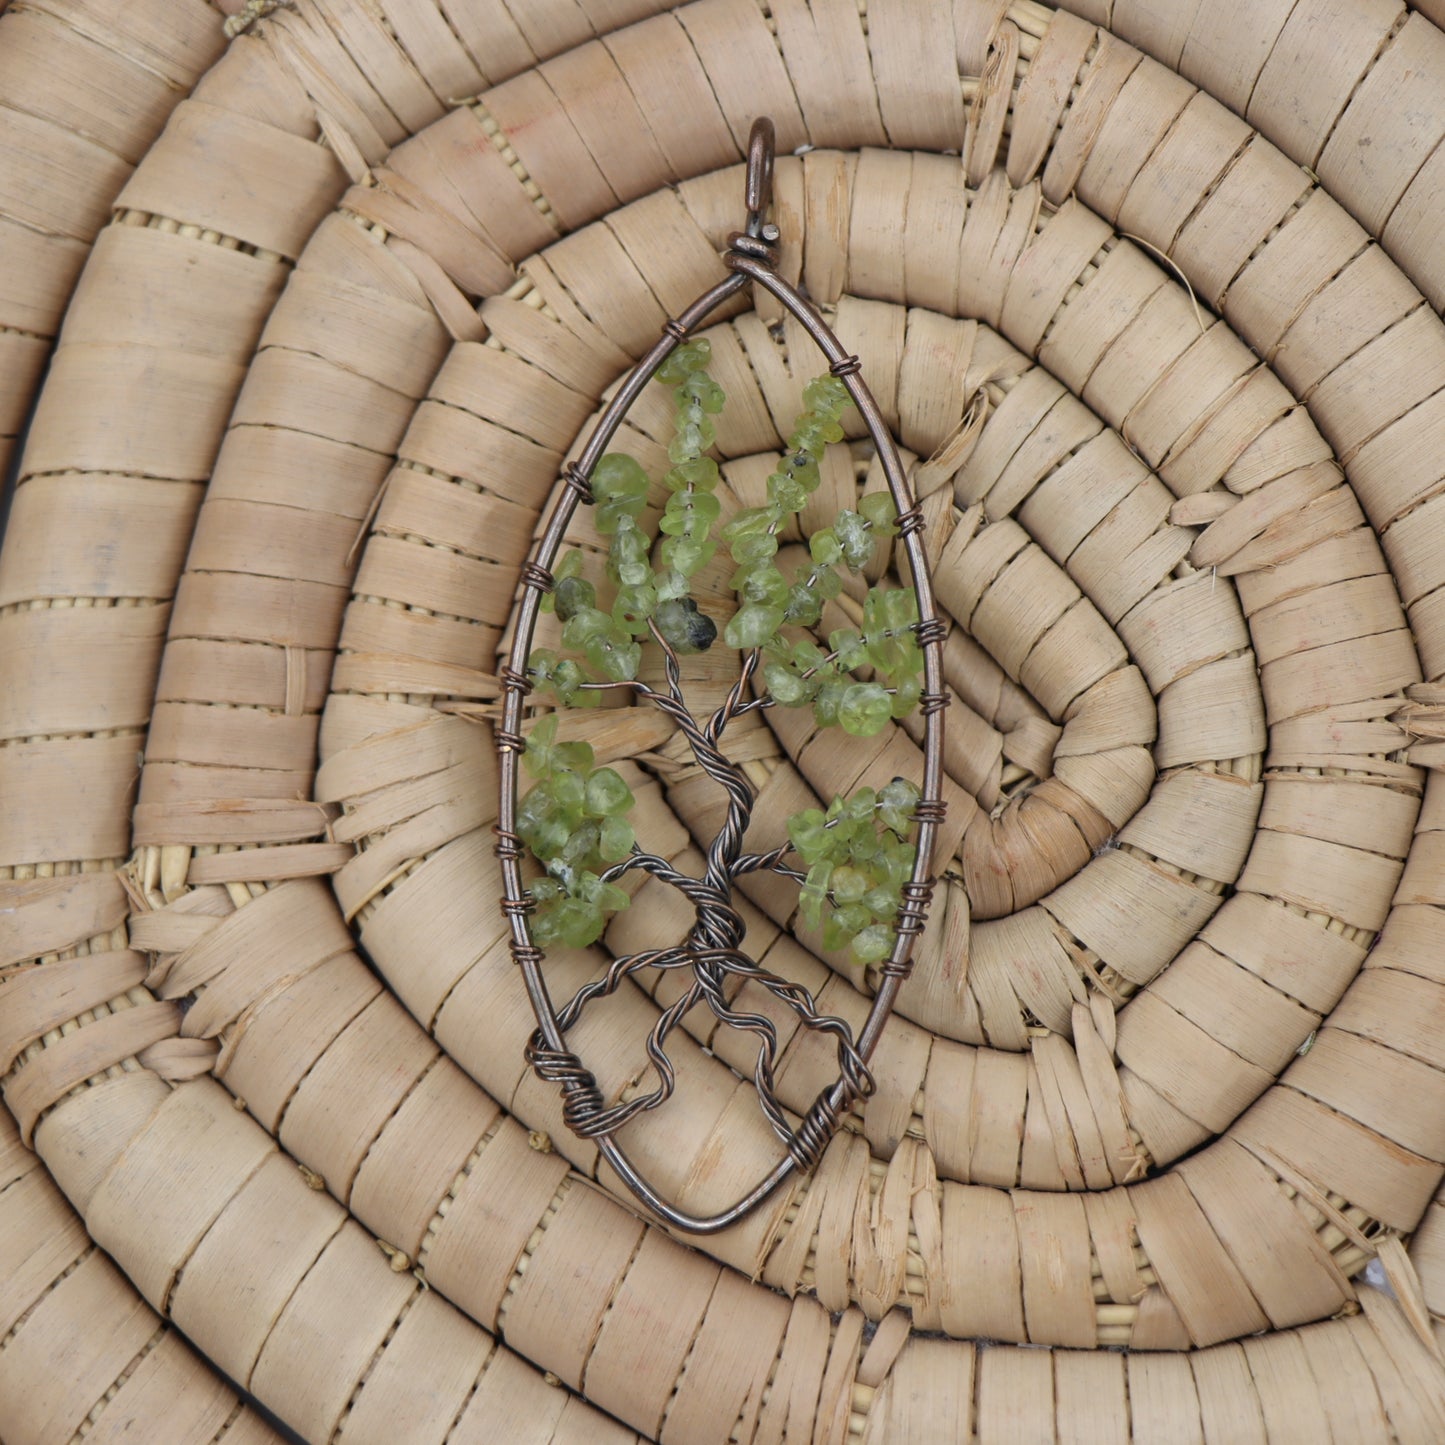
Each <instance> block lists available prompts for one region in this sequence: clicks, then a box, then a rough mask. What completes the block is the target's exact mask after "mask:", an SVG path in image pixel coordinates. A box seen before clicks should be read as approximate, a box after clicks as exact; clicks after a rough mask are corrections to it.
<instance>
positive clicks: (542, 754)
mask: <svg viewBox="0 0 1445 1445" xmlns="http://www.w3.org/2000/svg"><path fill="white" fill-rule="evenodd" d="M594 762H595V758H594V755H593V752H592V748H591V747H590V746H589V745H588V744H587V743H584V742H572V743H559V742H558V741H557V714H556V713H552V714H550V715H549V716H547V717H545V718H543V719H542V720H541V721H540V722H539V723H538V724H537V725H536V727H534V728H533V729H532V733H531V736H530V737H529V738H528V739H527V751H526V754H525V755H524V757H523V763H524V765H525V766H526V769H527V771H528V772H529V773H530V774H531V775H532V777H534V778H535V779H536V782H535V783H534V784H533V785H532V787H531V788H530V789H529V790H528V792H527V796H526V797H525V798H523V799H522V802H521V805H520V806H519V807H518V809H517V836H518V837H519V838H520V839H521V840H522V842H524V843H525V844H526V845H527V847H528V848H530V849H531V850H532V855H533V856H534V857H535V858H536V859H537V860H538V862H540V863H541V864H542V866H543V867H544V868H545V869H546V870H547V873H546V876H545V877H543V878H539V879H537V880H536V882H534V883H533V884H532V886H531V888H530V889H529V890H528V891H529V892H530V893H531V896H532V898H533V900H534V902H535V903H536V914H535V916H534V918H533V919H532V924H531V929H532V937H533V938H534V939H536V941H537V942H538V943H541V944H547V943H565V944H568V945H570V946H571V947H573V948H585V947H586V946H587V945H588V944H589V943H595V942H596V941H597V940H598V939H599V938H600V937H601V936H602V930H603V927H604V926H605V924H606V921H607V916H608V915H609V914H611V913H615V912H617V910H618V909H620V908H625V907H626V906H627V894H626V893H624V892H623V891H622V889H620V888H618V887H617V886H616V885H615V884H613V883H606V882H604V881H603V879H602V877H601V875H602V874H603V873H604V872H606V870H607V868H608V867H609V866H610V865H611V864H613V863H618V862H620V861H621V860H622V859H623V858H625V857H627V855H628V854H629V853H630V852H631V851H632V847H633V844H634V843H635V841H636V838H635V835H634V834H633V831H632V824H631V823H629V822H628V821H627V817H626V815H627V814H628V813H629V812H631V810H632V807H633V804H634V802H635V799H634V798H633V796H632V789H631V788H629V787H628V786H627V783H626V780H625V779H624V778H623V777H622V775H621V774H620V773H618V772H616V771H615V770H614V769H612V768H599V767H595V766H594Z"/></svg>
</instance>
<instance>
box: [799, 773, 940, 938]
mask: <svg viewBox="0 0 1445 1445" xmlns="http://www.w3.org/2000/svg"><path fill="white" fill-rule="evenodd" d="M918 799H919V792H918V789H917V788H916V787H914V785H913V784H912V783H910V782H908V781H907V779H905V778H894V780H893V781H892V782H891V783H888V784H887V785H885V786H884V787H882V788H880V789H878V790H877V791H876V792H875V791H874V790H873V789H872V788H859V789H858V791H857V792H856V793H854V794H853V795H852V796H851V797H848V798H834V799H833V801H832V802H831V803H830V804H829V805H828V810H827V811H826V812H824V811H823V810H822V809H821V808H806V809H804V810H803V811H802V812H801V813H796V814H794V816H793V817H791V818H789V819H788V841H789V842H790V843H791V844H792V845H793V851H794V852H795V853H796V854H797V855H798V857H799V858H800V859H801V860H802V861H803V863H804V865H805V866H806V868H807V870H808V876H807V879H806V881H805V882H804V884H803V888H802V892H801V893H800V894H799V897H798V909H799V912H800V913H801V914H802V917H803V919H804V921H805V922H807V923H808V924H810V925H811V926H812V927H814V928H816V927H817V926H818V925H819V923H820V922H821V923H822V925H823V946H824V948H828V949H839V948H842V947H844V946H845V945H847V946H848V947H850V948H851V950H852V953H853V956H854V958H856V959H857V960H858V962H859V963H862V964H870V963H879V962H881V961H882V960H883V959H885V958H887V957H888V955H889V954H890V953H891V952H892V951H893V937H894V926H893V925H894V920H895V919H896V918H897V917H898V910H899V907H900V906H901V903H902V897H903V885H904V884H905V883H906V882H907V881H908V879H909V877H910V876H911V875H912V872H913V860H914V856H915V850H914V846H913V844H912V843H910V842H909V841H908V837H907V835H908V833H909V831H910V829H911V828H912V826H913V811H914V809H915V808H916V807H917V805H918Z"/></svg>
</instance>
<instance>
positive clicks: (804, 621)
mask: <svg viewBox="0 0 1445 1445" xmlns="http://www.w3.org/2000/svg"><path fill="white" fill-rule="evenodd" d="M803 402H804V405H805V408H806V409H805V410H804V412H803V414H802V415H801V416H800V417H799V418H798V420H797V423H796V424H795V426H794V428H793V432H792V435H791V436H790V437H789V438H788V450H787V453H786V455H785V456H784V458H783V462H782V464H781V466H780V467H779V468H778V470H777V471H775V472H774V473H773V474H772V475H771V476H770V477H769V478H768V501H767V505H766V506H762V507H750V508H748V509H747V510H746V511H743V512H740V513H738V515H737V516H736V517H734V518H733V519H732V521H730V522H729V523H728V525H727V526H726V527H724V528H723V531H722V537H723V540H724V541H725V542H726V543H727V544H728V545H729V547H730V549H731V551H732V558H733V562H734V563H735V564H736V568H737V570H736V571H735V572H734V573H733V575H732V577H731V579H730V582H731V585H732V587H733V589H734V591H736V593H737V595H738V600H739V602H740V604H741V605H740V606H739V608H738V610H737V612H736V613H735V614H734V615H733V619H732V621H731V622H729V623H728V626H727V630H726V632H725V633H724V634H723V636H724V638H725V639H726V641H727V642H728V644H729V645H730V646H732V647H737V648H743V649H747V648H754V647H756V648H761V649H762V650H763V652H764V653H765V654H766V656H767V658H768V661H767V662H766V663H765V664H764V668H763V679H764V681H765V682H766V683H767V685H768V691H769V693H770V694H771V696H772V698H773V700H774V701H775V702H777V703H779V704H781V705H782V706H784V707H806V706H811V707H812V708H813V712H814V716H815V717H816V719H817V722H818V725H819V726H820V727H832V726H834V725H837V726H840V727H842V729H843V731H844V732H847V733H852V734H853V735H854V736H856V737H871V736H873V734H875V733H877V732H879V731H881V730H882V728H883V727H884V725H885V724H886V723H887V722H888V720H889V719H890V718H898V717H904V716H906V715H907V714H908V713H910V712H911V711H912V710H913V708H914V706H915V704H916V703H917V701H918V698H919V694H920V692H921V690H922V685H921V681H920V674H921V673H922V671H923V652H922V649H920V648H919V646H918V643H917V639H916V637H915V636H914V633H913V630H912V629H913V627H914V625H915V624H916V623H917V621H918V608H917V600H916V599H915V597H914V595H913V592H912V589H894V590H888V589H884V588H881V587H874V588H872V589H871V590H870V591H869V593H868V597H867V600H866V602H865V603H864V625H863V632H862V633H861V634H860V633H859V632H857V631H856V630H855V629H853V628H842V629H839V630H837V631H835V632H833V633H832V634H831V635H830V636H829V638H828V650H827V651H826V652H825V651H824V650H823V649H821V648H820V647H818V645H817V644H816V643H815V642H813V641H812V640H811V639H808V638H804V639H802V640H801V641H794V642H789V641H788V640H787V639H785V638H784V637H783V635H782V629H783V628H784V627H788V626H798V627H812V626H814V625H815V624H816V623H817V622H818V620H819V618H820V617H821V616H822V613H823V604H824V602H826V601H827V600H828V599H829V598H832V597H836V596H837V595H838V593H839V592H840V591H841V590H842V586H843V583H842V577H841V575H840V573H839V572H838V568H839V566H840V565H841V566H845V567H847V568H848V570H849V571H851V572H859V571H861V570H862V569H863V568H864V567H866V566H867V565H868V563H869V562H870V561H871V560H872V558H873V549H874V547H875V546H876V544H877V541H878V538H880V537H891V536H893V535H894V533H895V532H896V531H897V526H896V522H897V516H898V513H897V509H896V508H895V507H894V505H893V499H892V497H890V496H889V495H888V494H887V493H886V492H876V493H873V494H871V495H869V496H867V497H864V498H863V500H862V501H861V502H860V503H859V505H858V510H857V511H856V512H855V511H844V512H840V513H839V515H838V517H837V518H836V520H835V521H834V523H833V525H832V526H831V527H824V528H821V529H820V530H818V531H816V532H814V533H813V534H812V536H811V537H810V538H809V539H808V556H809V561H808V564H807V565H806V566H805V567H803V568H801V569H800V570H799V571H798V572H797V573H796V574H795V575H794V576H793V578H792V580H791V581H789V580H788V579H787V578H785V577H784V576H783V574H782V571H781V570H780V569H779V568H778V566H777V565H776V563H775V562H774V560H773V559H774V557H775V555H776V553H777V550H778V533H779V532H780V531H781V530H782V529H783V528H784V527H785V526H786V524H787V521H788V518H789V517H790V516H792V515H794V514H796V513H799V512H801V511H802V510H803V508H804V507H805V506H806V505H807V501H808V498H809V497H810V496H811V495H812V493H813V492H815V491H816V490H817V489H818V485H819V482H820V480H821V478H820V473H819V470H818V464H819V460H820V459H821V457H822V454H823V450H824V448H825V447H826V446H827V444H828V443H829V442H831V441H837V440H839V439H840V438H841V437H842V435H843V428H842V426H841V425H840V423H839V418H840V417H841V416H842V415H843V413H844V411H845V410H846V409H847V408H848V406H849V405H850V398H849V396H848V392H847V389H846V388H845V387H844V385H843V383H842V382H841V381H840V380H839V379H838V378H837V377H835V376H830V375H824V376H819V377H816V378H814V380H812V381H810V382H809V383H808V385H807V387H806V388H805V389H804V391H803ZM864 666H868V667H871V668H872V669H873V673H874V680H873V681H868V682H860V681H858V680H856V679H855V678H854V677H853V676H852V674H853V672H854V671H855V670H856V669H858V668H859V667H864Z"/></svg>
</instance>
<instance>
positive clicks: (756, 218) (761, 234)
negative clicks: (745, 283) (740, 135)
mask: <svg viewBox="0 0 1445 1445" xmlns="http://www.w3.org/2000/svg"><path fill="white" fill-rule="evenodd" d="M773 147H774V133H773V122H772V120H771V119H770V118H769V117H768V116H765V115H760V116H759V117H758V118H757V119H756V120H755V121H754V122H753V129H752V133H751V134H750V135H749V136H748V179H747V189H746V191H745V192H744V200H745V203H746V205H747V208H748V220H747V226H746V228H745V230H746V234H747V235H749V236H752V237H754V238H755V239H757V240H760V241H776V240H777V239H778V228H777V227H776V226H773V225H768V224H767V214H768V208H769V207H770V206H771V205H772V204H773V154H774V149H773ZM770 231H771V232H772V234H771V235H769V234H768V233H769V232H770Z"/></svg>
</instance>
